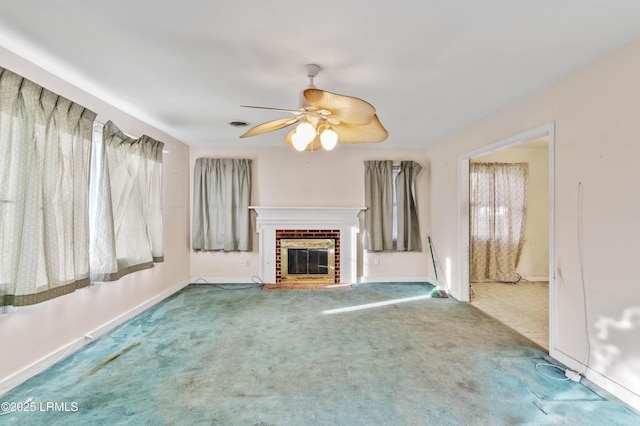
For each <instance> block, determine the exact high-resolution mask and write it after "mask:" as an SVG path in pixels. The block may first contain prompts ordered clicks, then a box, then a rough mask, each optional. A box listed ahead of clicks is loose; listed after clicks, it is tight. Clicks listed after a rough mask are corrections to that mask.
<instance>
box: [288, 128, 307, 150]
mask: <svg viewBox="0 0 640 426" xmlns="http://www.w3.org/2000/svg"><path fill="white" fill-rule="evenodd" d="M309 142H310V141H308V140H307V139H306V138H305V137H304V136H303V135H301V134H299V133H298V132H295V133H294V134H293V135H292V136H291V143H292V144H293V147H294V148H295V149H296V151H300V152H302V151H304V150H305V149H306V148H307V145H309Z"/></svg>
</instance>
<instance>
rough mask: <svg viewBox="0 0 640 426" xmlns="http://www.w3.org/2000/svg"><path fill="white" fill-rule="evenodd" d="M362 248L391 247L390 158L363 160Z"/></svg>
mask: <svg viewBox="0 0 640 426" xmlns="http://www.w3.org/2000/svg"><path fill="white" fill-rule="evenodd" d="M364 202H365V207H366V208H367V209H366V210H365V212H364V249H365V250H369V251H383V250H393V161H391V160H382V161H377V160H371V161H365V162H364Z"/></svg>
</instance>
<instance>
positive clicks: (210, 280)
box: [189, 276, 262, 284]
mask: <svg viewBox="0 0 640 426" xmlns="http://www.w3.org/2000/svg"><path fill="white" fill-rule="evenodd" d="M189 282H190V283H191V284H262V280H261V279H260V278H259V277H256V276H254V277H191V279H190V280H189Z"/></svg>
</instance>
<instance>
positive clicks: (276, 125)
mask: <svg viewBox="0 0 640 426" xmlns="http://www.w3.org/2000/svg"><path fill="white" fill-rule="evenodd" d="M297 122H298V118H297V117H296V118H279V119H277V120H272V121H267V122H266V123H262V124H258V125H257V126H255V127H252V128H251V129H249V130H247V131H246V132H245V133H244V134H242V135H240V137H241V138H248V137H249V136H256V135H261V134H263V133H267V132H273V131H274V130H278V129H282V128H284V127H287V126H291V125H292V124H295V123H297Z"/></svg>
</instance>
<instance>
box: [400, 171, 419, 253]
mask: <svg viewBox="0 0 640 426" xmlns="http://www.w3.org/2000/svg"><path fill="white" fill-rule="evenodd" d="M421 170H422V166H421V165H420V164H418V163H416V162H415V161H402V162H401V163H400V171H399V172H398V175H397V176H396V198H397V206H398V229H397V231H398V241H397V244H396V249H397V250H398V251H420V250H421V249H422V242H421V238H420V225H419V223H418V211H417V209H416V198H415V187H416V178H417V176H418V174H419V173H420V171H421Z"/></svg>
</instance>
